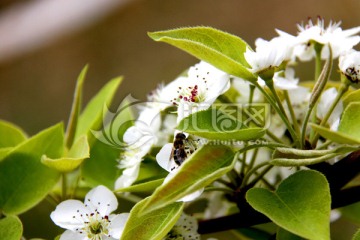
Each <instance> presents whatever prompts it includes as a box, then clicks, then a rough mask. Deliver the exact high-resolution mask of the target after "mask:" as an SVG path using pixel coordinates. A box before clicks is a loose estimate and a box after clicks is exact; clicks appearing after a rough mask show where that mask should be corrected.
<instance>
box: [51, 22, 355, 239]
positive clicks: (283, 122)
mask: <svg viewBox="0 0 360 240" xmlns="http://www.w3.org/2000/svg"><path fill="white" fill-rule="evenodd" d="M197 30H198V31H203V32H201V34H200V35H206V34H211V31H215V30H211V31H209V29H207V28H204V29H200V30H199V29H197ZM172 31H182V30H172ZM184 31H188V32H187V34H188V35H189V38H191V37H193V38H194V39H193V40H194V41H200V40H199V38H200V37H199V36H195V37H194V36H193V35H192V34H194V31H192V29H191V30H188V29H186V30H184ZM170 32H171V31H170ZM195 32H196V31H195ZM276 32H277V34H278V36H276V37H274V38H273V39H271V40H269V41H267V40H264V39H261V38H259V39H257V40H256V41H255V51H254V50H252V49H251V47H250V46H249V45H247V44H245V43H243V42H242V40H240V39H238V40H236V41H237V42H236V43H237V44H238V45H239V46H240V45H241V46H245V47H244V48H243V50H242V52H241V55H242V56H241V57H243V59H242V58H236V57H234V56H233V53H232V52H231V51H230V53H229V51H228V49H225V50H223V49H221V48H226V46H223V45H221V42H220V41H219V42H217V44H215V45H216V46H215V47H214V45H212V43H211V44H209V46H206V47H205V48H204V49H203V51H205V50H206V51H207V50H208V51H212V50H213V52H212V53H213V54H206V53H203V52H201V51H198V50H196V51H194V55H195V56H198V55H199V56H200V57H199V58H200V59H202V61H200V62H199V63H197V64H195V65H194V66H191V67H190V68H189V69H188V70H187V71H186V72H185V73H183V74H182V75H181V76H179V77H178V78H176V79H175V80H173V81H172V82H170V83H168V84H161V85H159V87H158V88H157V89H155V90H154V91H152V92H151V93H150V94H149V96H148V101H147V102H145V103H143V104H140V105H139V107H138V108H137V110H138V115H137V117H136V120H135V121H133V124H132V125H131V126H130V127H128V128H127V129H126V130H125V131H124V132H123V142H124V143H125V144H124V146H125V147H124V148H122V149H121V154H120V156H119V159H118V168H119V169H121V170H122V172H121V175H120V176H118V178H117V180H116V182H115V183H114V189H115V191H116V192H124V191H125V192H126V191H130V192H131V190H134V189H136V191H139V189H145V190H144V192H146V193H148V192H147V191H148V190H149V189H151V190H154V189H155V190H154V192H153V193H152V195H151V196H150V197H149V198H148V199H145V200H146V201H144V202H145V203H146V204H148V205H149V206H148V205H146V204H145V206H147V207H150V209H152V211H156V210H157V211H158V210H159V209H161V208H162V207H164V206H169V205H170V204H174V205H176V204H182V205H181V206H182V207H183V206H185V207H186V206H188V205H187V204H186V203H187V202H191V201H197V200H201V199H205V200H206V201H207V203H208V204H207V205H206V207H205V209H204V211H202V212H195V214H194V215H195V216H196V217H197V218H202V219H204V220H209V219H210V220H211V218H217V217H223V216H224V215H227V214H229V213H236V214H242V210H241V209H240V211H239V209H237V210H234V208H236V207H239V208H241V207H248V206H249V204H248V202H249V203H250V204H251V200H249V199H248V198H246V197H247V196H245V195H246V191H248V190H249V189H251V188H252V187H254V186H265V187H266V188H268V189H270V190H275V189H276V188H278V187H279V188H280V185H281V183H282V182H283V181H286V179H287V178H288V177H289V176H290V175H291V174H293V173H294V172H295V174H296V173H297V172H300V171H299V170H303V169H308V168H310V166H311V165H314V164H318V163H325V164H328V165H329V166H330V164H336V162H337V161H339V160H340V159H342V158H343V157H344V156H346V155H347V154H350V153H352V152H353V151H355V150H357V149H358V147H359V145H360V136H358V135H357V134H358V130H359V129H358V128H357V127H355V130H354V131H353V128H354V127H352V126H350V125H351V124H352V123H353V122H354V119H355V118H354V117H352V116H350V117H349V114H350V115H351V111H353V109H360V104H359V100H358V97H359V96H360V95H359V94H360V93H359V92H358V91H357V90H355V89H353V88H352V86H354V85H355V84H358V83H359V80H360V52H358V51H356V50H354V49H353V48H354V46H356V45H357V44H358V43H359V42H360V36H358V34H359V32H360V27H356V28H352V29H348V30H342V29H341V28H340V23H333V22H330V23H329V25H328V26H327V27H326V26H325V24H324V20H323V19H321V18H318V19H317V21H316V23H314V22H313V21H312V20H309V21H308V22H306V23H305V24H301V25H298V33H297V35H296V36H293V35H290V34H288V33H286V32H283V31H281V30H276ZM171 33H172V32H171ZM216 34H218V35H221V34H223V35H221V36H223V38H224V39H227V38H229V39H228V40H229V42H231V41H234V39H233V37H229V35H228V34H226V33H223V32H220V31H218V32H217V33H216ZM169 35H170V36H171V37H173V35H172V34H169ZM175 35H176V34H175ZM179 35H181V34H179ZM176 36H177V35H176ZM181 36H182V35H181ZM216 36H217V35H216ZM157 37H158V36H157ZM157 39H158V38H157ZM208 39H211V37H209V38H205V39H203V40H202V42H201V44H203V45H206V44H208V41H209V40H208ZM188 40H189V39H186V41H188ZM214 41H215V40H214ZM172 43H173V42H172ZM187 44H188V43H187ZM189 44H190V43H189ZM201 44H199V45H196V47H200V45H201ZM175 45H176V44H175ZM201 46H202V45H201ZM181 47H183V45H181ZM186 47H188V48H189V49H185V50H188V51H189V52H191V51H193V47H189V46H188V45H186ZM186 47H184V48H186ZM211 47H212V48H214V49H211ZM231 50H232V49H231ZM221 51H223V52H221ZM199 52H200V53H199ZM196 54H198V55H196ZM214 56H215V57H214ZM224 56H225V57H224ZM214 58H215V60H214ZM217 58H221V59H222V61H218V59H217ZM310 60H314V62H315V74H314V79H313V81H301V80H300V79H299V78H298V77H297V75H296V71H295V69H296V68H295V66H296V65H300V63H301V62H303V61H310ZM324 60H325V61H324ZM334 60H338V62H339V63H338V66H337V70H338V71H337V72H340V77H339V78H340V79H339V80H338V81H335V79H332V77H330V76H331V72H332V62H333V61H334ZM226 61H228V62H227V63H229V65H230V67H229V66H225V67H224V62H226ZM323 61H324V62H323ZM210 63H211V64H210ZM234 66H235V67H234ZM232 68H236V69H235V70H236V71H235V70H234V69H232ZM239 69H240V70H239ZM349 92H351V93H350V94H349ZM346 94H347V95H346ZM344 96H346V97H347V99H346V100H344ZM265 105H266V106H270V109H269V110H265V109H266V108H265V107H263V106H265ZM350 107H351V109H352V110H349V109H350ZM346 114H347V115H346ZM344 119H345V120H344ZM357 119H358V118H357ZM219 122H221V124H223V126H224V127H222V128H219V127H218V125H219ZM186 124H188V125H191V126H187V127H189V128H182V127H183V126H184V125H186ZM196 124H198V125H196ZM195 125H196V126H195ZM180 126H182V127H180ZM233 126H239V127H237V128H235V129H234V128H231V127H233ZM178 129H180V130H181V131H180V130H178ZM184 129H186V130H184ZM219 140H220V141H219ZM224 141H229V142H239V141H241V142H242V143H243V144H241V145H238V146H235V145H234V144H228V146H227V145H226V144H224ZM211 143H212V144H213V145H220V146H217V148H215V147H213V148H211ZM225 145H226V146H225ZM209 149H210V150H209ZM212 149H215V150H214V152H211V150H212ZM144 159H146V161H147V162H148V163H149V162H150V163H151V164H152V165H151V168H150V169H151V170H149V171H148V172H147V173H146V174H145V175H148V176H147V179H145V178H143V179H140V178H139V176H141V173H140V168H141V167H143V166H144V167H146V165H145V163H144ZM209 159H210V160H209ZM143 163H144V165H142V164H143ZM156 164H157V165H156ZM149 165H150V164H149ZM154 165H155V166H154ZM154 169H156V171H158V172H161V174H162V175H161V176H155V174H153V173H152V171H153V170H154ZM260 169H262V170H261V171H260ZM163 170H165V171H163ZM164 173H165V174H164ZM166 174H167V175H166ZM201 174H202V175H201ZM295 174H294V175H295ZM311 174H312V172H311ZM291 176H293V175H291ZM291 176H290V177H291ZM321 177H322V175H321ZM139 179H140V180H139ZM144 179H145V180H144ZM137 180H139V182H137ZM147 180H148V181H147ZM159 182H161V183H159ZM169 183H170V184H169ZM304 184H305V183H304ZM132 185H135V186H134V188H133V189H132V188H131V186H132ZM153 185H156V187H157V188H155V187H154V188H152V187H153ZM182 185H184V186H187V189H185V188H183V186H182ZM294 185H295V184H294ZM124 189H125V190H124ZM129 189H130V190H129ZM289 191H290V190H289ZM291 191H293V189H291ZM329 192H330V191H329ZM329 194H330V193H329ZM125 196H128V195H125ZM153 196H155V197H153ZM310 197H311V196H310ZM245 198H246V199H245ZM264 201H266V199H265V200H264ZM311 201H312V200H311ZM329 202H330V201H329ZM151 204H154V205H151ZM259 205H261V204H259ZM259 205H256V204H255V205H252V206H253V207H254V208H255V209H257V208H256V207H257V206H259ZM263 205H264V204H263ZM315 205H316V204H315ZM154 206H155V207H154ZM151 207H152V208H151ZM116 209H117V199H116V196H115V195H114V194H113V193H112V192H111V191H110V190H109V189H107V188H106V187H104V186H98V187H96V188H94V189H92V190H91V191H90V192H89V193H88V194H87V195H86V197H85V203H84V204H83V203H81V202H80V201H78V200H66V201H64V202H62V203H60V204H59V205H58V206H57V208H56V209H55V211H54V212H53V213H52V214H51V219H52V220H53V221H54V222H55V223H56V224H57V225H58V226H60V227H62V228H65V229H67V231H66V232H65V233H64V234H63V235H62V236H61V238H60V240H66V239H93V240H95V239H96V240H97V239H119V238H120V237H121V235H122V232H123V229H124V226H125V222H126V221H127V218H129V214H124V213H123V214H119V215H115V214H110V213H111V212H113V211H115V210H116ZM142 210H143V211H144V212H146V209H145V208H143V209H142ZM252 210H253V209H251V210H249V211H252ZM257 210H258V209H257ZM328 210H329V216H328V217H329V219H330V206H329V209H328ZM284 211H285V210H284ZM304 211H305V210H304ZM170 212H171V214H174V212H177V213H176V214H178V215H176V217H179V216H180V214H179V212H180V210H179V209H177V210H176V211H174V212H172V210H171V211H170ZM244 212H246V211H244ZM262 213H263V214H265V215H266V214H268V212H267V211H266V210H265V211H264V212H262ZM133 214H134V215H136V214H138V215H137V216H136V217H139V216H140V215H141V214H140V213H137V212H136V211H135V213H133ZM166 214H167V213H166ZM166 214H164V215H166ZM270 215H271V213H270ZM155 216H157V215H156V214H155ZM174 216H175V214H174ZM267 216H268V215H267ZM131 217H132V216H131V213H130V218H131ZM162 217H163V216H159V218H162ZM174 218H175V217H174ZM269 218H270V219H272V218H271V217H269ZM169 219H170V218H169ZM170 220H171V219H170ZM170 220H168V219H166V221H169V222H170ZM325 220H327V219H325ZM173 222H175V220H174V221H173ZM279 225H280V226H282V225H281V224H279ZM285 225H286V224H285ZM164 226H165V225H164ZM282 227H283V226H282ZM197 228H198V223H197V220H196V218H195V217H193V216H188V215H185V214H184V213H183V214H182V215H181V216H180V218H179V219H178V221H177V223H176V224H175V225H174V226H172V229H171V230H170V232H167V235H166V236H165V234H166V233H165V234H164V233H162V234H163V235H162V236H165V237H164V238H163V239H189V240H190V239H200V234H198V233H197ZM169 229H170V228H167V230H169ZM285 229H287V230H288V228H285ZM293 233H295V234H298V235H300V236H301V237H304V238H311V237H309V236H310V235H307V233H306V234H303V232H300V234H299V232H297V229H295V230H294V231H293Z"/></svg>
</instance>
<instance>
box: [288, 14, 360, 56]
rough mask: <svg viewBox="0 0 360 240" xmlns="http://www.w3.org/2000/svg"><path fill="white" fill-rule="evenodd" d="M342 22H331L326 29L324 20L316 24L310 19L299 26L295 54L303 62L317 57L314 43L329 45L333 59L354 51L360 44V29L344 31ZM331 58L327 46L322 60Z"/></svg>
mask: <svg viewBox="0 0 360 240" xmlns="http://www.w3.org/2000/svg"><path fill="white" fill-rule="evenodd" d="M340 24H341V22H338V23H336V22H334V23H333V22H331V21H330V23H329V25H328V27H326V28H325V24H324V19H322V18H320V17H319V18H318V19H317V23H316V24H314V23H313V22H312V20H311V19H310V20H309V21H308V22H307V24H305V25H303V24H302V25H298V29H299V33H298V36H297V38H298V41H299V45H297V46H296V47H295V49H294V54H295V55H296V56H297V57H299V59H300V60H301V61H309V60H311V59H312V58H313V57H314V56H315V51H314V43H315V42H317V43H320V44H322V45H327V44H329V45H330V46H331V49H332V55H333V58H334V59H335V58H337V57H339V56H340V55H341V54H344V53H345V52H347V51H349V50H350V49H352V48H353V47H354V46H355V45H356V44H358V43H359V42H360V36H357V35H356V34H358V33H359V32H360V27H355V28H351V29H348V30H342V29H341V27H340ZM328 56H329V49H328V47H327V46H325V47H324V48H323V49H322V52H321V58H322V59H327V58H328Z"/></svg>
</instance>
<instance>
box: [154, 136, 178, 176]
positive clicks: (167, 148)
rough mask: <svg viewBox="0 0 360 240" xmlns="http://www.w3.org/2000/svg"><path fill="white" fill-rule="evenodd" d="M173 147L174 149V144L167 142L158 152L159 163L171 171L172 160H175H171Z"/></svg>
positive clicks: (157, 159)
mask: <svg viewBox="0 0 360 240" xmlns="http://www.w3.org/2000/svg"><path fill="white" fill-rule="evenodd" d="M172 149H173V144H172V143H167V144H165V145H164V146H163V147H162V148H161V149H160V151H159V153H158V154H156V161H157V163H158V164H159V165H160V167H162V168H163V169H165V170H166V171H168V172H170V170H171V168H172V162H174V161H170V156H171V151H172ZM174 164H175V163H174Z"/></svg>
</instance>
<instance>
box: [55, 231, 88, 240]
mask: <svg viewBox="0 0 360 240" xmlns="http://www.w3.org/2000/svg"><path fill="white" fill-rule="evenodd" d="M87 239H88V238H87V237H86V235H84V234H80V233H77V232H73V231H70V230H66V231H65V232H64V233H63V234H61V236H60V239H59V240H87Z"/></svg>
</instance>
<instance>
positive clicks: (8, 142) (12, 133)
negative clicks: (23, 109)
mask: <svg viewBox="0 0 360 240" xmlns="http://www.w3.org/2000/svg"><path fill="white" fill-rule="evenodd" d="M25 140H26V134H25V133H24V132H23V130H21V129H20V128H19V127H17V126H15V125H14V124H12V123H9V122H6V121H4V120H0V148H5V147H14V146H16V145H18V144H19V143H21V142H23V141H25Z"/></svg>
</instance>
